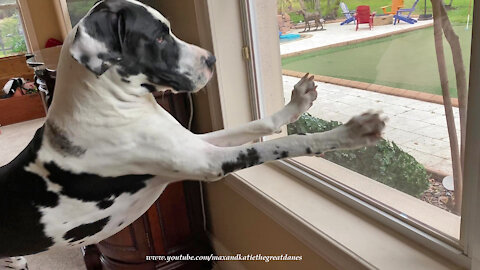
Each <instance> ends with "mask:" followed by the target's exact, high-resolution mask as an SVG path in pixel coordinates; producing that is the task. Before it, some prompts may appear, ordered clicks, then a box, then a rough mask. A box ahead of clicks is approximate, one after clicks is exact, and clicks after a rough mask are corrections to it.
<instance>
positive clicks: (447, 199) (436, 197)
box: [420, 178, 455, 214]
mask: <svg viewBox="0 0 480 270" xmlns="http://www.w3.org/2000/svg"><path fill="white" fill-rule="evenodd" d="M428 181H429V182H430V187H429V188H428V189H427V190H426V191H425V192H424V193H423V194H422V196H421V198H420V199H421V200H422V201H425V202H427V203H429V204H431V205H435V206H436V207H439V208H441V209H443V210H445V211H448V212H450V213H453V214H455V213H454V212H453V211H452V209H453V206H454V203H453V202H454V199H455V197H454V195H453V191H449V190H447V189H445V188H444V187H443V185H442V182H441V180H437V179H434V178H432V179H429V180H428Z"/></svg>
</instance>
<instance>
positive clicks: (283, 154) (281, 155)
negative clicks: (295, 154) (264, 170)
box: [280, 151, 288, 158]
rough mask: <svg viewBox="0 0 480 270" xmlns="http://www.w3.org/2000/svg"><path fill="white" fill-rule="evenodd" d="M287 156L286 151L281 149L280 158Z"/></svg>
mask: <svg viewBox="0 0 480 270" xmlns="http://www.w3.org/2000/svg"><path fill="white" fill-rule="evenodd" d="M287 157H288V151H282V153H280V158H287Z"/></svg>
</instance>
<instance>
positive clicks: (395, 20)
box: [393, 0, 418, 25]
mask: <svg viewBox="0 0 480 270" xmlns="http://www.w3.org/2000/svg"><path fill="white" fill-rule="evenodd" d="M417 3H418V0H415V3H413V6H412V7H411V8H401V9H399V10H397V14H395V15H394V16H393V24H394V25H396V24H397V23H399V22H400V21H404V22H406V23H409V24H414V23H416V22H417V20H415V19H414V18H412V17H410V16H412V12H413V11H415V7H416V6H417ZM403 12H408V15H407V16H405V15H402V13H403Z"/></svg>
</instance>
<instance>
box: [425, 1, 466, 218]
mask: <svg viewBox="0 0 480 270" xmlns="http://www.w3.org/2000/svg"><path fill="white" fill-rule="evenodd" d="M431 1H432V8H433V22H434V24H433V30H434V37H435V51H436V53H437V62H438V72H439V74H440V81H441V87H442V95H443V103H444V108H445V117H446V119H447V128H448V136H449V138H450V152H451V156H452V169H453V180H454V189H455V191H454V193H455V208H454V212H456V213H460V210H461V206H462V191H463V172H462V167H463V166H462V164H463V158H464V153H465V135H466V129H465V128H466V114H467V80H466V75H465V67H464V64H463V57H462V50H461V47H460V41H459V38H458V36H457V35H456V34H455V31H454V30H453V28H452V25H451V23H450V20H449V19H448V15H447V11H446V9H445V6H444V5H443V3H442V2H441V0H431ZM442 34H444V35H445V38H446V39H447V41H448V43H449V45H450V48H451V51H452V57H453V65H454V68H455V77H456V85H457V91H458V106H459V111H460V149H459V146H458V138H457V131H456V128H455V121H454V117H453V108H452V102H451V100H450V93H449V91H448V88H449V87H448V77H447V68H446V64H445V53H444V51H443V40H442Z"/></svg>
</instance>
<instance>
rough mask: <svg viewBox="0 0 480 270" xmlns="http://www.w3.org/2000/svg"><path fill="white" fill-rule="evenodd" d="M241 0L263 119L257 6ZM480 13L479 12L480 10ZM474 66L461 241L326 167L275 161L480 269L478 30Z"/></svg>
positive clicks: (478, 22)
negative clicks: (358, 190)
mask: <svg viewBox="0 0 480 270" xmlns="http://www.w3.org/2000/svg"><path fill="white" fill-rule="evenodd" d="M475 2H479V1H475ZM240 4H241V6H242V7H243V10H244V13H243V20H244V27H243V29H244V31H248V32H247V33H244V37H245V39H246V42H247V44H248V46H249V48H250V54H251V55H252V56H253V57H251V58H250V59H247V60H248V61H249V63H248V64H247V65H248V66H250V67H254V68H249V69H248V71H249V72H252V73H253V74H250V75H249V76H250V77H251V78H256V80H251V81H250V83H251V88H250V89H252V90H253V93H251V96H252V97H254V98H253V99H252V104H254V105H255V104H256V105H257V107H256V108H254V109H253V111H254V112H257V113H256V114H254V117H255V119H258V118H259V115H262V116H263V115H265V110H264V107H263V106H259V105H258V103H259V102H261V101H262V100H263V99H262V98H261V97H263V96H264V92H263V91H264V89H263V88H262V87H259V84H258V81H259V80H261V77H262V75H261V74H259V73H261V70H262V69H261V67H260V66H259V59H260V56H259V55H258V53H257V51H258V45H259V39H258V33H257V31H256V27H255V17H256V16H255V5H254V0H240ZM479 8H480V2H479V3H475V4H474V10H475V11H477V12H478V11H479ZM478 13H479V14H480V12H478ZM477 29H479V30H480V17H479V18H475V16H474V19H473V29H472V33H475V31H478V30H477ZM470 70H471V72H470V81H469V89H478V91H469V103H470V104H477V106H470V107H469V110H468V116H467V121H468V122H467V145H468V147H466V149H467V151H466V156H465V164H464V167H465V168H464V174H465V175H464V193H463V201H464V206H463V208H462V219H461V232H460V241H459V242H458V243H455V242H453V241H451V239H448V238H446V237H442V236H441V235H440V234H436V233H434V232H431V231H430V230H429V229H428V228H427V227H423V228H422V227H421V225H420V224H414V223H415V222H414V221H412V220H409V219H408V218H405V217H402V216H400V215H398V214H396V213H394V212H392V211H389V209H388V208H386V207H384V206H383V205H381V204H378V203H376V202H374V201H373V200H369V199H366V198H360V197H359V196H358V195H359V194H356V195H357V196H355V195H354V193H355V192H354V191H353V190H352V189H351V188H348V187H346V186H342V185H341V184H339V183H338V182H337V181H335V180H334V179H331V178H330V177H328V176H327V175H322V174H321V172H313V171H312V170H310V171H309V170H308V169H306V168H305V167H302V166H301V164H299V163H298V162H296V161H295V160H293V159H289V160H285V161H279V162H276V163H275V165H276V166H277V167H278V168H279V169H281V170H284V171H287V172H289V173H290V174H293V175H294V176H296V177H298V178H299V179H302V180H304V181H305V182H307V183H309V184H310V185H312V186H314V187H316V188H318V189H320V190H321V191H322V192H324V193H326V194H329V195H330V196H332V197H334V198H336V199H338V200H340V201H341V202H343V203H345V204H347V205H349V206H350V207H352V208H354V209H356V210H359V211H361V212H362V213H363V214H366V215H367V216H369V217H371V218H373V219H375V220H377V221H379V222H381V223H382V224H385V225H387V226H389V227H390V228H393V229H394V230H396V231H397V232H399V233H401V234H402V235H404V236H405V237H407V238H410V239H412V240H414V241H416V242H417V243H419V244H421V245H423V246H425V247H427V248H429V249H431V250H433V251H434V252H436V253H438V254H440V255H442V256H444V257H446V258H448V259H449V260H451V261H453V262H454V263H456V264H458V265H460V266H462V267H467V268H470V267H472V268H471V269H480V232H479V230H475V228H480V185H478V181H479V180H480V171H479V169H478V168H479V165H480V141H479V139H478V138H480V125H479V124H478V123H480V106H478V104H480V79H478V78H477V77H478V76H475V74H478V73H479V72H480V37H478V35H472V49H471V64H470ZM257 71H260V72H257ZM474 71H476V72H474Z"/></svg>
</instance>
